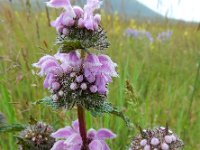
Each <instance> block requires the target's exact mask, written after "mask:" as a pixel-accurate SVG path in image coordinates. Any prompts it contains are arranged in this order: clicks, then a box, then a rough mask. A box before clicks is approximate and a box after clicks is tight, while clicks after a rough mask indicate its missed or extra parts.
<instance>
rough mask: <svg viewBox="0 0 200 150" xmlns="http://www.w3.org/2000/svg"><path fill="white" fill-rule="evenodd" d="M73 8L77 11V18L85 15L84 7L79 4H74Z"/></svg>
mask: <svg viewBox="0 0 200 150" xmlns="http://www.w3.org/2000/svg"><path fill="white" fill-rule="evenodd" d="M73 10H74V12H75V14H76V17H77V18H81V17H82V16H83V13H84V12H83V9H82V8H81V7H79V6H74V7H73Z"/></svg>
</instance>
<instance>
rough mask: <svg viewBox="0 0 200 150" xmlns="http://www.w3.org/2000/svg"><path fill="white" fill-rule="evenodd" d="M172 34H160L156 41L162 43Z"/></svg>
mask: <svg viewBox="0 0 200 150" xmlns="http://www.w3.org/2000/svg"><path fill="white" fill-rule="evenodd" d="M172 34H173V32H172V31H165V32H161V33H158V36H157V39H158V40H159V41H161V42H163V43H164V42H166V41H167V40H168V39H169V38H170V37H171V36H172Z"/></svg>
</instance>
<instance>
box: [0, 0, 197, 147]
mask: <svg viewBox="0 0 200 150" xmlns="http://www.w3.org/2000/svg"><path fill="white" fill-rule="evenodd" d="M44 2H45V0H10V1H9V0H0V112H1V113H3V114H4V115H5V117H6V119H7V122H8V123H21V124H27V123H28V121H29V118H30V116H33V117H34V118H36V119H37V120H43V121H45V122H47V123H49V124H52V125H53V126H55V128H56V129H57V128H60V127H63V126H65V125H69V124H70V122H71V120H75V119H76V110H74V111H72V112H65V111H62V112H56V111H54V110H52V109H50V108H47V107H44V106H34V105H33V104H32V103H33V102H34V101H36V100H38V99H40V98H43V97H45V96H46V95H48V91H46V90H44V89H43V87H42V86H43V83H42V82H43V79H41V78H39V77H37V76H36V75H35V71H34V70H33V68H32V66H31V64H32V63H34V62H37V61H38V59H39V58H40V57H41V56H43V55H44V54H54V53H55V52H56V50H57V48H58V47H57V46H55V45H54V41H55V37H56V31H55V29H54V28H52V27H50V25H49V24H50V22H51V21H52V20H54V19H55V18H56V17H57V16H58V14H59V13H60V11H61V10H55V9H51V8H46V7H45V3H44ZM72 3H80V4H82V5H83V4H84V3H85V1H84V0H73V1H72ZM199 4H200V2H198V1H197V0H151V1H150V0H138V1H136V0H104V2H103V9H102V10H101V14H102V24H103V26H104V28H105V30H106V31H107V34H108V38H109V40H110V43H111V46H110V48H109V49H108V50H106V51H105V53H107V54H109V55H110V56H111V57H112V59H113V60H114V61H115V62H116V63H118V72H119V75H120V77H119V78H117V79H115V80H114V83H112V84H111V85H110V92H109V101H111V102H112V103H113V104H114V105H115V106H118V108H119V109H121V110H122V111H123V112H124V113H125V114H126V115H127V116H128V117H129V118H130V119H131V121H132V122H133V124H135V125H136V124H137V125H140V126H141V127H143V128H153V127H157V126H160V125H161V126H164V125H165V124H166V122H168V124H169V126H170V128H171V129H172V130H173V131H175V132H176V133H177V134H178V135H179V136H180V137H181V139H183V141H184V143H185V149H186V150H197V149H200V143H199V138H200V127H199V124H200V111H199V110H200V109H199V105H200V101H199V99H200V83H199V82H200V79H199V78H200V73H199V71H200V51H199V50H200V43H199V40H200V31H199V30H200V24H199V22H200V15H199V14H200V9H199V8H198V7H199ZM87 123H88V124H87V125H88V128H89V127H94V128H96V129H98V128H100V127H102V126H103V127H107V128H110V129H111V130H112V131H114V132H115V133H116V134H118V138H116V139H115V140H112V141H109V145H110V147H111V149H113V150H125V148H126V146H128V145H129V143H130V141H131V138H132V137H133V135H136V134H138V130H137V128H134V130H132V131H129V130H128V129H127V128H126V126H125V124H124V122H123V121H122V120H121V119H120V118H116V117H115V116H109V115H105V116H104V117H102V118H92V117H91V115H90V114H89V113H88V114H87ZM15 135H17V133H15ZM0 139H1V140H0V150H1V149H2V150H16V149H17V146H16V140H15V136H14V135H13V133H10V134H0ZM122 139H123V140H122Z"/></svg>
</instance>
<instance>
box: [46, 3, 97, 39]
mask: <svg viewBox="0 0 200 150" xmlns="http://www.w3.org/2000/svg"><path fill="white" fill-rule="evenodd" d="M100 5H101V2H100V1H99V0H87V4H86V5H85V6H84V10H83V9H82V8H81V7H79V6H73V7H72V6H71V3H70V0H50V1H49V2H47V6H49V7H54V8H64V10H65V11H64V12H62V13H61V14H60V16H59V17H58V18H57V19H56V20H55V21H53V22H52V23H51V25H52V26H53V27H55V28H56V30H57V32H58V33H61V34H65V35H66V32H63V31H66V30H63V29H64V28H66V27H71V26H74V25H77V26H78V27H80V28H84V27H85V28H86V29H88V30H92V31H94V30H97V29H98V26H99V24H100V21H101V15H100V14H96V15H94V11H95V10H96V9H99V8H100Z"/></svg>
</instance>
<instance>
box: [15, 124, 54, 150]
mask: <svg viewBox="0 0 200 150" xmlns="http://www.w3.org/2000/svg"><path fill="white" fill-rule="evenodd" d="M52 133H53V128H52V127H51V126H49V125H47V124H46V123H43V122H37V123H36V124H34V125H29V126H27V127H26V129H25V130H23V131H22V132H21V133H20V136H19V137H18V144H19V149H20V150H27V149H34V150H41V149H42V150H49V149H50V148H51V147H52V146H53V144H54V143H55V139H54V138H52V137H51V134H52Z"/></svg>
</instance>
